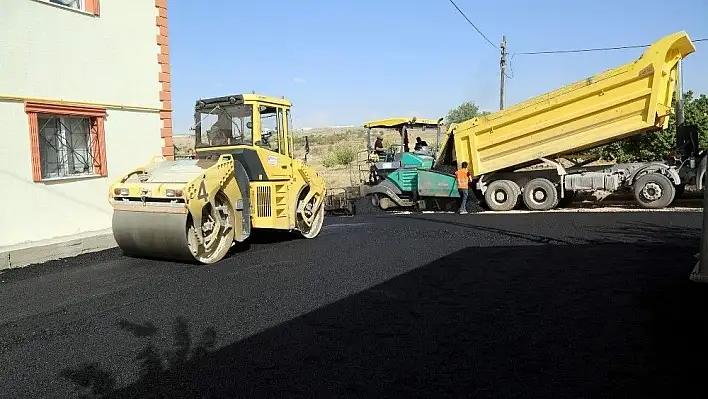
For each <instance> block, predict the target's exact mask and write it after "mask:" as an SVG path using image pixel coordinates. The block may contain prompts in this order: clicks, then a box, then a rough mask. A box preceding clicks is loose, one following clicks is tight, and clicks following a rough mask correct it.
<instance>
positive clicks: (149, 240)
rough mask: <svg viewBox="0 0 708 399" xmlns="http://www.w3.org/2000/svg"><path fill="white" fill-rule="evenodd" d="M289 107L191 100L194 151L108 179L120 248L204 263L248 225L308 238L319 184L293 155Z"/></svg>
mask: <svg viewBox="0 0 708 399" xmlns="http://www.w3.org/2000/svg"><path fill="white" fill-rule="evenodd" d="M290 106H291V104H290V102H289V101H288V100H286V99H284V98H276V97H270V96H262V95H258V94H242V95H232V96H227V97H218V98H211V99H202V100H199V101H197V103H196V107H195V129H194V131H195V152H196V154H197V159H186V160H176V161H169V160H165V159H164V158H162V157H156V158H155V159H153V160H152V161H151V162H150V163H148V164H147V165H145V166H142V167H139V168H136V169H134V170H131V171H130V172H128V173H126V174H125V175H124V176H122V177H121V178H120V179H118V181H116V182H115V183H114V184H112V185H111V186H110V190H109V200H110V203H111V205H112V206H113V211H114V213H113V234H114V237H115V239H116V242H117V243H118V246H119V247H120V248H121V249H122V250H123V252H124V253H125V254H127V255H134V256H140V257H150V258H161V259H170V260H180V261H189V262H194V261H195V260H196V261H198V262H201V263H205V264H210V263H214V262H217V261H219V260H220V259H222V258H223V257H224V256H225V255H226V254H227V252H228V251H229V249H230V248H231V246H232V244H233V243H234V242H243V241H244V240H246V239H247V238H248V237H249V235H250V233H251V228H256V229H276V230H286V231H297V232H299V233H300V234H301V235H302V236H304V237H305V238H313V237H315V236H317V235H318V234H319V232H320V230H321V227H322V223H323V219H324V206H323V199H324V195H325V191H326V189H325V183H324V180H323V179H322V178H321V177H320V176H319V175H318V174H317V173H316V172H315V170H314V169H312V168H311V167H309V166H307V165H305V164H304V163H302V162H300V161H299V160H297V159H294V158H293V155H292V154H293V140H292V136H291V135H290V132H289V128H290V126H291V120H290Z"/></svg>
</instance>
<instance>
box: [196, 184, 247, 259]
mask: <svg viewBox="0 0 708 399" xmlns="http://www.w3.org/2000/svg"><path fill="white" fill-rule="evenodd" d="M235 218H236V216H235V213H234V209H233V207H232V206H231V204H230V203H229V200H228V198H227V197H226V195H225V194H224V193H223V192H219V193H218V194H216V196H215V197H214V202H213V204H212V203H208V204H206V205H205V206H204V208H202V221H201V226H200V227H197V226H194V219H193V218H192V217H189V218H187V236H186V237H185V239H186V240H187V245H188V247H189V250H190V251H191V253H192V255H193V256H194V259H196V260H198V261H199V262H201V263H205V264H211V263H214V262H218V261H219V260H221V258H223V257H224V256H225V255H226V253H227V252H228V251H229V249H230V248H231V244H232V243H233V241H234V225H235ZM197 228H201V233H202V239H201V240H200V239H199V236H198V235H197V233H196V229H197Z"/></svg>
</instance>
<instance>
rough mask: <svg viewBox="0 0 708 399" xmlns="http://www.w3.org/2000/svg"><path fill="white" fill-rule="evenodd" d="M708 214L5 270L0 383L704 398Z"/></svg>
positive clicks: (572, 221)
mask: <svg viewBox="0 0 708 399" xmlns="http://www.w3.org/2000/svg"><path fill="white" fill-rule="evenodd" d="M700 222H701V214H700V213H673V212H656V213H646V212H640V213H639V212H638V213H614V212H612V213H547V214H511V215H455V214H413V215H399V216H395V215H379V216H373V215H357V216H355V217H351V218H346V217H344V218H328V221H327V225H326V226H325V227H324V229H323V231H322V233H321V235H320V236H319V237H318V238H316V239H314V240H304V239H291V237H290V236H288V235H276V236H265V235H258V236H254V237H253V238H254V240H253V243H252V244H251V245H250V247H249V248H245V249H239V250H238V251H235V252H234V253H233V254H231V255H229V257H228V258H227V259H225V260H224V261H222V262H221V263H219V264H217V265H212V266H195V265H185V264H176V263H170V262H163V261H150V260H142V259H133V258H128V257H123V256H122V255H121V254H120V251H119V250H117V249H116V250H109V251H104V252H100V253H95V254H88V255H84V256H80V257H77V258H74V259H69V260H62V261H55V262H50V263H48V264H44V265H38V266H32V267H28V268H23V269H18V270H11V271H7V272H5V273H2V274H0V281H2V282H1V283H0V365H1V366H0V397H3V398H40V397H41V398H54V397H56V398H65V397H77V396H78V395H79V393H81V392H89V391H90V390H91V387H92V388H93V389H94V391H96V392H103V393H110V394H111V395H112V396H115V397H139V398H146V397H169V398H178V397H218V398H242V397H252V398H256V397H258V398H263V397H265V398H279V397H283V398H291V397H306V398H315V397H318V398H364V397H394V396H395V397H403V398H412V397H421V398H433V397H441V398H453V397H468V398H472V397H474V398H481V397H484V398H545V399H548V398H609V397H613V398H614V397H621V398H650V397H657V398H669V397H677V398H678V397H680V398H699V397H707V396H706V395H707V392H708V385H706V383H705V378H704V377H705V371H704V370H705V367H706V361H708V347H706V345H705V340H706V337H708V310H707V309H708V286H706V285H700V284H697V283H693V282H691V281H690V280H689V274H690V272H691V270H692V268H693V266H694V264H695V259H694V254H695V253H696V252H697V250H698V245H699V237H700V230H699V228H700ZM82 386H89V388H88V389H84V388H82Z"/></svg>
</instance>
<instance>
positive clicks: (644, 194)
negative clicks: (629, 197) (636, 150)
mask: <svg viewBox="0 0 708 399" xmlns="http://www.w3.org/2000/svg"><path fill="white" fill-rule="evenodd" d="M675 196H676V187H674V184H673V183H672V182H671V180H669V178H668V177H666V176H664V175H662V174H660V173H647V174H645V175H643V176H640V177H639V178H638V179H637V180H636V181H635V182H634V200H635V201H637V204H639V206H641V207H642V208H646V209H661V208H666V207H667V206H669V204H671V202H672V201H673V200H674V197H675Z"/></svg>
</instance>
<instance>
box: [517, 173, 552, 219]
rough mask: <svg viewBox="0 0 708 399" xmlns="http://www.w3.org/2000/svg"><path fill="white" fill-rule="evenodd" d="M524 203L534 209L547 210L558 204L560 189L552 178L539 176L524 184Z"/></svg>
mask: <svg viewBox="0 0 708 399" xmlns="http://www.w3.org/2000/svg"><path fill="white" fill-rule="evenodd" d="M523 198H524V204H525V205H526V207H527V208H529V209H530V210H532V211H547V210H550V209H553V208H555V207H556V206H558V190H557V189H556V186H555V185H554V184H553V183H551V181H550V180H548V179H544V178H542V177H538V178H536V179H532V180H530V181H529V182H528V183H526V185H525V186H524V195H523Z"/></svg>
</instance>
